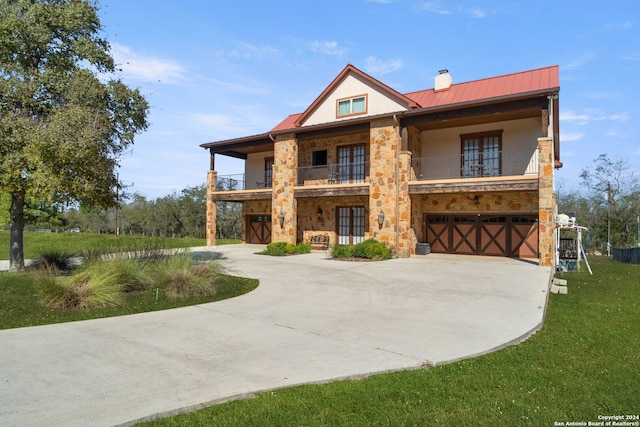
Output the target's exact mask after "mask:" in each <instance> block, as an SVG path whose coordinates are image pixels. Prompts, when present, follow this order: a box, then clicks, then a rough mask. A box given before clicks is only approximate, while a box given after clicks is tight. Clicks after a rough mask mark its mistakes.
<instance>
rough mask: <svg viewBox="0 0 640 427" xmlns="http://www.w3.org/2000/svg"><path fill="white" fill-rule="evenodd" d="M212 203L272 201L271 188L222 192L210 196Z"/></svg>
mask: <svg viewBox="0 0 640 427" xmlns="http://www.w3.org/2000/svg"><path fill="white" fill-rule="evenodd" d="M209 199H210V200H211V201H212V202H244V201H248V200H271V188H268V189H264V190H244V191H220V192H217V193H212V194H209Z"/></svg>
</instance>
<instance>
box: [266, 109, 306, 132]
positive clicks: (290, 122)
mask: <svg viewBox="0 0 640 427" xmlns="http://www.w3.org/2000/svg"><path fill="white" fill-rule="evenodd" d="M300 116H302V113H298V114H292V115H290V116H289V117H287V118H286V119H284V120H283V121H281V122H280V124H278V126H276V127H274V128H273V129H271V132H277V131H279V130H287V129H293V128H295V127H296V125H295V123H296V121H297V120H298V118H299V117H300Z"/></svg>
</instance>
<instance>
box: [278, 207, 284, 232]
mask: <svg viewBox="0 0 640 427" xmlns="http://www.w3.org/2000/svg"><path fill="white" fill-rule="evenodd" d="M278 219H279V220H280V228H282V227H283V226H284V213H282V211H280V214H279V215H278Z"/></svg>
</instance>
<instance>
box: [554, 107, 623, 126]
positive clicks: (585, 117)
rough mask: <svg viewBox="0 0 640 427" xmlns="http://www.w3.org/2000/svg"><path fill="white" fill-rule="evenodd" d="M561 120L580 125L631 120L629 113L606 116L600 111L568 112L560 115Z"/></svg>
mask: <svg viewBox="0 0 640 427" xmlns="http://www.w3.org/2000/svg"><path fill="white" fill-rule="evenodd" d="M560 120H562V121H567V122H575V123H576V124H578V125H586V124H588V123H590V122H599V121H603V120H608V121H612V122H626V121H627V120H629V113H627V112H622V113H614V114H606V113H603V112H602V111H598V110H588V111H586V112H584V113H574V112H573V111H566V112H561V113H560Z"/></svg>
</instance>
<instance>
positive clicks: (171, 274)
mask: <svg viewBox="0 0 640 427" xmlns="http://www.w3.org/2000/svg"><path fill="white" fill-rule="evenodd" d="M222 277H223V272H222V267H220V265H219V264H217V263H215V262H206V263H202V264H194V262H193V257H192V256H191V254H190V253H183V254H177V255H173V256H171V257H168V258H166V259H165V260H164V261H161V262H159V263H158V265H157V267H156V271H155V274H154V278H155V282H156V285H157V286H159V287H161V288H164V289H165V294H166V295H167V297H169V298H172V299H177V298H189V297H203V296H212V295H215V293H216V291H217V284H218V283H219V282H220V281H221V280H222Z"/></svg>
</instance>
